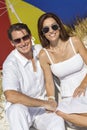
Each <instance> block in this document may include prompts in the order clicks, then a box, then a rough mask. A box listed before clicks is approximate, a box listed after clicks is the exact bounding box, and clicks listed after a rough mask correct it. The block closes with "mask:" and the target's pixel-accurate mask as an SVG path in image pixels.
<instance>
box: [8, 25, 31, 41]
mask: <svg viewBox="0 0 87 130" xmlns="http://www.w3.org/2000/svg"><path fill="white" fill-rule="evenodd" d="M22 29H25V30H26V31H27V33H28V34H29V35H30V36H31V31H30V29H29V28H28V26H27V25H26V24H24V23H15V24H12V25H11V26H10V27H9V29H8V38H9V39H10V40H12V32H13V31H20V30H22Z"/></svg>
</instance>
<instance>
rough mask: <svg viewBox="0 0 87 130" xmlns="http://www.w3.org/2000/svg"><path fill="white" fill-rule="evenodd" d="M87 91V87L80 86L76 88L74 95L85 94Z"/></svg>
mask: <svg viewBox="0 0 87 130" xmlns="http://www.w3.org/2000/svg"><path fill="white" fill-rule="evenodd" d="M85 92H86V87H81V86H79V87H78V88H76V89H75V91H74V94H73V97H77V96H78V97H80V96H81V95H83V96H85Z"/></svg>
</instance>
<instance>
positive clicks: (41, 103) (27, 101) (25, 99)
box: [4, 90, 57, 111]
mask: <svg viewBox="0 0 87 130" xmlns="http://www.w3.org/2000/svg"><path fill="white" fill-rule="evenodd" d="M4 95H5V97H6V100H7V101H9V102H11V103H13V104H16V103H18V104H23V105H25V106H29V107H44V108H45V109H47V110H50V111H55V110H56V106H57V104H56V102H55V101H47V100H40V99H36V98H32V97H29V96H27V95H25V94H22V93H20V92H18V91H15V90H7V91H5V92H4Z"/></svg>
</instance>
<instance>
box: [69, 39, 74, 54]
mask: <svg viewBox="0 0 87 130" xmlns="http://www.w3.org/2000/svg"><path fill="white" fill-rule="evenodd" d="M69 41H70V44H71V46H72V49H73V51H74V53H75V54H76V50H75V48H74V45H73V42H72V39H71V37H70V39H69Z"/></svg>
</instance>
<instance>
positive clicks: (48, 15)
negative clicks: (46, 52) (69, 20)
mask: <svg viewBox="0 0 87 130" xmlns="http://www.w3.org/2000/svg"><path fill="white" fill-rule="evenodd" d="M47 18H53V19H55V21H56V22H57V23H58V25H59V27H60V30H59V31H60V38H61V40H63V41H67V40H68V39H69V34H68V33H67V31H66V29H65V27H64V25H63V23H62V22H61V20H60V19H59V18H58V16H57V15H55V14H53V13H44V14H42V15H41V16H40V17H39V19H38V36H39V39H40V42H41V44H42V46H43V47H47V46H49V45H50V42H49V40H48V39H46V37H45V36H44V34H43V32H42V28H43V22H44V20H45V19H47Z"/></svg>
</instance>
